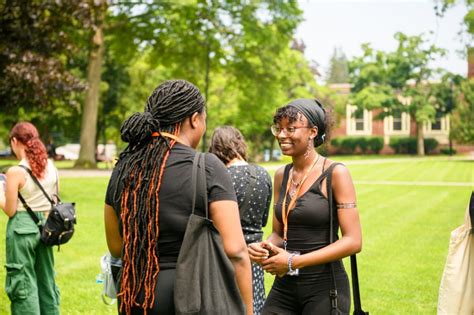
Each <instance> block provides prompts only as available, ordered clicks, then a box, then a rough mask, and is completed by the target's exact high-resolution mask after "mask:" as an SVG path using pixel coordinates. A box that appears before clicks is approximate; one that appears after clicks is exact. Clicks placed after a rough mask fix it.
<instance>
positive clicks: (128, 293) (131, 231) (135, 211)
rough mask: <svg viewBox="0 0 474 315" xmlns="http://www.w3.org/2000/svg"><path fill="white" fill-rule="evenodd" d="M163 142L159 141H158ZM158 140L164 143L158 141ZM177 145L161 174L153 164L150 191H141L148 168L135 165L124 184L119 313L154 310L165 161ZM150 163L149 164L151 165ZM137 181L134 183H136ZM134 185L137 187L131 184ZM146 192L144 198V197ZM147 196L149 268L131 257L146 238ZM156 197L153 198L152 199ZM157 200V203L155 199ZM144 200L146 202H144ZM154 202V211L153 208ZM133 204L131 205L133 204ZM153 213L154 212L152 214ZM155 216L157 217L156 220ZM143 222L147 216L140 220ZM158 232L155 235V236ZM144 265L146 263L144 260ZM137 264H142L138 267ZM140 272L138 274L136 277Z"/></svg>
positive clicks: (152, 144) (147, 261) (176, 130)
mask: <svg viewBox="0 0 474 315" xmlns="http://www.w3.org/2000/svg"><path fill="white" fill-rule="evenodd" d="M179 130H180V128H179V124H178V125H177V126H175V129H174V132H173V134H174V135H176V136H178V134H179ZM158 139H160V138H158ZM158 141H163V140H162V139H161V140H158ZM175 144H176V140H173V139H172V140H171V141H170V142H169V146H168V148H167V150H166V151H165V152H164V155H163V159H162V161H161V165H160V167H159V171H158V166H157V163H158V159H155V160H154V161H153V163H152V173H151V175H150V176H149V178H150V183H149V186H148V190H147V191H146V192H142V190H141V187H142V185H141V184H142V178H143V176H144V175H143V172H144V171H145V169H144V168H143V167H141V165H138V164H136V165H134V167H133V168H132V169H131V172H130V173H129V180H127V181H126V182H125V184H124V189H123V194H122V198H121V209H122V212H121V220H122V234H123V237H124V245H123V246H124V250H123V267H122V278H121V280H122V281H121V286H120V292H119V293H118V294H117V296H118V297H119V298H120V299H121V305H120V311H121V312H125V313H126V314H130V313H131V309H132V307H133V306H139V307H140V308H142V309H143V312H144V314H145V315H146V314H147V311H148V309H150V308H152V307H153V305H154V303H155V294H154V292H155V287H156V282H157V279H158V273H159V271H160V267H159V259H158V255H157V250H158V236H159V225H158V224H159V196H158V193H159V191H160V188H161V183H162V179H163V174H164V170H165V165H166V161H167V160H168V157H169V155H170V152H171V149H172V148H173V146H174V145H175ZM155 145H156V141H153V142H152V143H150V144H149V145H148V146H147V151H151V149H152V148H153V146H155ZM149 165H150V164H148V166H149ZM134 180H135V181H134ZM133 182H134V185H132V183H133ZM143 193H145V195H143ZM143 197H146V199H147V200H146V201H145V203H144V205H143V203H141V204H142V207H145V208H147V209H145V210H148V211H145V213H146V222H147V223H146V235H145V239H146V242H145V244H146V248H143V249H144V250H145V251H146V255H147V256H146V257H147V259H146V265H142V263H140V261H142V260H139V261H138V262H137V261H136V260H135V259H134V257H131V255H132V253H134V252H135V253H136V252H137V250H140V249H141V248H140V244H142V240H143V236H140V234H139V233H140V223H139V216H140V212H141V211H140V209H139V206H138V201H139V200H140V198H143ZM153 197H154V198H153ZM153 199H154V200H153ZM141 200H143V199H141ZM153 201H156V203H155V204H154V206H155V209H152V208H153ZM130 203H131V204H130ZM153 210H154V211H153ZM153 216H154V218H153ZM141 218H142V220H143V219H144V217H141ZM154 233H155V234H154ZM142 262H143V261H142ZM137 264H140V265H139V266H138V265H137ZM137 273H139V274H137ZM142 289H143V291H144V292H143V293H144V299H143V302H142V303H141V304H140V303H139V302H138V301H139V295H140V292H142Z"/></svg>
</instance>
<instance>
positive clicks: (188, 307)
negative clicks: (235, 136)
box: [174, 153, 245, 315]
mask: <svg viewBox="0 0 474 315" xmlns="http://www.w3.org/2000/svg"><path fill="white" fill-rule="evenodd" d="M204 158H205V155H204V154H202V153H196V156H195V158H194V163H193V174H192V178H191V183H192V185H193V186H192V187H194V192H193V210H192V214H191V216H190V217H189V220H188V224H187V227H186V232H185V234H184V240H183V244H182V246H181V249H180V252H179V256H178V262H177V265H176V278H175V286H174V303H175V312H176V314H177V315H181V314H195V315H198V314H210V315H211V314H236V315H238V314H245V306H244V303H243V301H242V298H241V296H240V291H239V288H238V286H237V281H236V279H235V272H234V268H233V266H232V263H231V262H230V260H229V258H228V257H227V255H226V253H225V252H224V248H223V245H222V240H221V237H220V235H219V232H218V231H217V229H216V228H215V227H214V224H213V223H212V221H211V220H209V215H208V205H207V188H206V174H205V163H204ZM198 164H199V171H198V167H197V166H198ZM196 183H197V185H198V186H197V188H196ZM196 189H199V190H200V191H202V193H203V196H204V204H205V211H206V216H205V217H202V216H199V215H197V214H194V209H195V203H196Z"/></svg>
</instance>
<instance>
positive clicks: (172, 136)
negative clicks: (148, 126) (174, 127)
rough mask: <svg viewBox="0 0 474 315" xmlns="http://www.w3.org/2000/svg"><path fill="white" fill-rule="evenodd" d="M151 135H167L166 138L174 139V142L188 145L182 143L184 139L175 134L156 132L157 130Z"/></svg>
mask: <svg viewBox="0 0 474 315" xmlns="http://www.w3.org/2000/svg"><path fill="white" fill-rule="evenodd" d="M151 136H152V137H158V136H162V137H167V138H170V139H173V140H175V141H176V142H179V143H181V144H184V145H185V146H188V145H187V144H185V143H184V141H183V140H182V139H181V138H180V137H178V136H175V135H173V134H171V133H168V132H157V131H155V132H154V133H152V134H151Z"/></svg>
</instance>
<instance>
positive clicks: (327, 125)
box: [273, 105, 334, 148]
mask: <svg viewBox="0 0 474 315" xmlns="http://www.w3.org/2000/svg"><path fill="white" fill-rule="evenodd" d="M324 111H325V115H324V137H321V136H322V135H320V134H318V136H317V137H316V138H314V147H315V148H317V147H319V146H320V145H322V144H323V143H324V142H328V140H329V139H330V138H331V129H332V126H333V125H334V120H333V113H332V110H331V108H330V107H325V108H324ZM302 117H304V115H303V114H302V113H301V112H300V111H299V110H298V109H296V108H295V107H293V106H288V105H287V106H282V107H280V108H278V109H277V110H276V112H275V115H273V123H274V124H277V123H279V122H280V121H281V120H282V119H284V118H286V119H288V122H289V123H294V122H295V121H297V120H301V118H302ZM312 127H313V126H312ZM318 132H319V131H318Z"/></svg>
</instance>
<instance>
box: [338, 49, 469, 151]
mask: <svg viewBox="0 0 474 315" xmlns="http://www.w3.org/2000/svg"><path fill="white" fill-rule="evenodd" d="M468 77H469V78H474V48H473V49H470V50H469V53H468ZM329 87H330V88H331V89H333V90H335V91H336V92H337V93H339V94H349V93H350V90H351V85H350V84H349V83H340V84H331V85H329ZM356 109H357V107H356V106H353V105H350V104H347V106H346V114H345V117H340V118H339V119H338V121H337V122H336V126H335V128H334V129H333V130H332V132H331V137H332V138H336V137H338V136H379V137H383V139H384V148H383V149H382V151H381V153H382V154H390V153H393V150H392V149H391V148H390V147H389V145H388V144H389V143H390V138H391V137H416V124H415V122H414V121H413V120H412V119H411V117H410V115H409V114H407V113H401V114H399V115H397V116H388V117H385V118H383V119H375V118H376V117H377V116H378V114H380V112H381V111H382V110H383V109H376V110H372V111H369V110H364V111H363V112H361V113H359V114H357V115H354V112H355V111H356ZM449 130H450V121H449V115H442V114H439V115H437V117H436V121H435V122H433V123H425V124H424V126H423V131H424V137H425V139H426V138H434V139H436V140H437V141H438V143H439V146H438V147H439V148H443V147H448V146H449ZM453 147H454V148H455V149H456V150H457V152H459V153H467V152H470V151H474V146H472V145H458V144H456V143H454V144H453Z"/></svg>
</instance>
